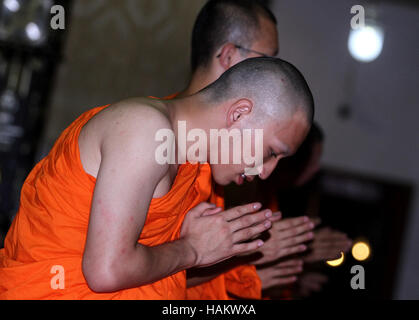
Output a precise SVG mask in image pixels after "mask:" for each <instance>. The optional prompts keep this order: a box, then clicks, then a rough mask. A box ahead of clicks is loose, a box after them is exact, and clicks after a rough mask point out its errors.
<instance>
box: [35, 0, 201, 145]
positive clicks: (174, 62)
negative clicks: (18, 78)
mask: <svg viewBox="0 0 419 320" xmlns="http://www.w3.org/2000/svg"><path fill="white" fill-rule="evenodd" d="M204 3H205V0H193V1H190V0H118V1H115V0H89V1H85V0H74V1H73V7H72V10H71V16H70V18H69V24H68V25H69V30H68V39H67V42H66V48H65V52H64V55H65V57H64V62H63V64H62V65H61V67H60V70H59V72H58V76H57V79H56V80H57V81H56V85H55V88H54V93H53V97H52V101H51V104H50V105H51V112H50V113H49V119H48V127H47V129H46V132H45V138H44V141H45V143H44V145H43V147H42V151H41V153H45V152H48V150H49V148H50V147H51V144H52V143H53V142H54V141H55V139H56V138H57V137H58V135H59V134H60V133H61V131H62V130H63V129H64V128H65V127H66V126H68V125H69V124H70V123H71V122H72V121H73V120H74V119H75V118H76V117H77V116H79V115H80V114H81V113H82V112H84V111H86V110H88V109H91V108H93V107H95V106H99V105H104V104H109V103H112V102H116V101H118V100H120V99H124V98H127V97H133V96H148V95H153V96H165V95H168V94H170V93H174V92H175V91H177V90H180V89H183V88H184V87H185V86H186V84H187V83H186V81H187V79H188V77H189V52H190V38H191V32H192V27H193V23H194V21H195V18H196V16H197V14H198V12H199V10H200V9H201V7H202V6H203V4H204Z"/></svg>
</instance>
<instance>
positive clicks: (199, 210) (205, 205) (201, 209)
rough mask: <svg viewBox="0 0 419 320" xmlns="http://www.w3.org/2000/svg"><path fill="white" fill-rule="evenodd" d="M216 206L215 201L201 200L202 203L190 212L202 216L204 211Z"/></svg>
mask: <svg viewBox="0 0 419 320" xmlns="http://www.w3.org/2000/svg"><path fill="white" fill-rule="evenodd" d="M215 207H216V206H215V204H213V203H209V202H201V203H200V204H198V205H196V206H195V207H193V208H192V210H190V211H189V214H191V215H193V216H201V215H202V213H203V212H204V211H205V210H207V209H214V208H215Z"/></svg>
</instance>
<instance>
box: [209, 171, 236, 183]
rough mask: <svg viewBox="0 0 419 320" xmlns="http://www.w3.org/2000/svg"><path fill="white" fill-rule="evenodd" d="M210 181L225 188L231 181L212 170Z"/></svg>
mask: <svg viewBox="0 0 419 320" xmlns="http://www.w3.org/2000/svg"><path fill="white" fill-rule="evenodd" d="M212 179H213V180H214V181H215V183H216V184H218V185H220V186H227V185H229V184H230V183H231V182H232V181H231V179H229V178H227V177H226V176H224V175H223V174H221V172H218V171H217V170H212Z"/></svg>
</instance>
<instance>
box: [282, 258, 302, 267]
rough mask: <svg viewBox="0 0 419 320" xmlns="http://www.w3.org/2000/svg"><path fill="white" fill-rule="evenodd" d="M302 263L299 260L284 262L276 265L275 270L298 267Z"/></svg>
mask: <svg viewBox="0 0 419 320" xmlns="http://www.w3.org/2000/svg"><path fill="white" fill-rule="evenodd" d="M303 265H304V261H303V260H301V259H295V260H285V261H282V262H280V263H278V264H277V265H276V267H277V268H286V267H299V266H303Z"/></svg>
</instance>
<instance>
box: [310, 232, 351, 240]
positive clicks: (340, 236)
mask: <svg viewBox="0 0 419 320" xmlns="http://www.w3.org/2000/svg"><path fill="white" fill-rule="evenodd" d="M316 238H317V239H318V240H319V241H347V240H349V238H348V236H347V235H346V234H344V233H340V232H336V233H335V232H333V233H317V232H316Z"/></svg>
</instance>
